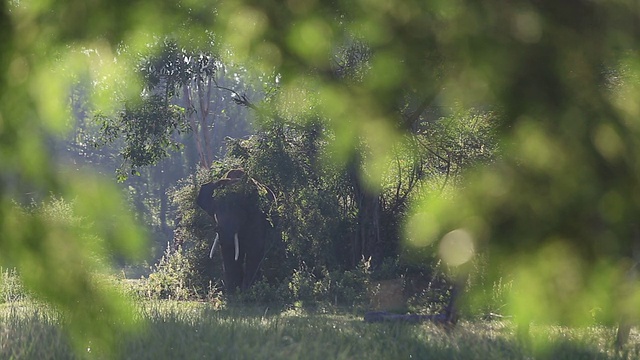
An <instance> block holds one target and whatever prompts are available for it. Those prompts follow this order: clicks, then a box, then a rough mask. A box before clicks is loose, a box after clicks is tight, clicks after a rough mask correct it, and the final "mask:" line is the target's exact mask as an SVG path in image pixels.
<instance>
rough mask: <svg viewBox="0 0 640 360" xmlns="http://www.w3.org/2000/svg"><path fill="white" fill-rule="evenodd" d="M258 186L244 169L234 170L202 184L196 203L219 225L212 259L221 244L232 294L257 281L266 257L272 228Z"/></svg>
mask: <svg viewBox="0 0 640 360" xmlns="http://www.w3.org/2000/svg"><path fill="white" fill-rule="evenodd" d="M257 185H259V183H257V182H256V181H255V180H253V179H252V178H249V177H248V176H246V174H245V172H244V171H243V170H242V169H233V170H230V171H229V172H227V173H226V175H225V176H224V177H223V178H221V179H219V180H218V181H215V182H210V183H207V184H204V185H202V186H201V187H200V191H199V193H198V197H197V200H196V203H197V204H198V206H199V207H201V208H202V209H203V210H204V211H205V212H206V213H207V214H209V216H210V217H211V218H212V220H213V221H214V223H215V224H216V237H215V240H214V243H213V245H212V247H211V251H210V253H209V257H213V254H214V251H215V250H216V247H217V246H218V245H220V248H221V252H222V260H223V262H222V263H223V273H224V286H225V288H226V290H227V292H229V293H234V292H235V291H237V289H238V288H239V289H241V290H244V289H246V288H248V287H249V286H250V285H251V284H252V283H253V282H254V281H255V279H256V277H257V274H258V270H259V268H260V264H261V262H262V260H263V258H264V255H265V241H266V235H267V231H268V229H269V228H270V227H271V225H270V223H269V221H268V220H267V216H266V215H265V213H264V212H263V211H262V210H261V209H260V203H259V200H260V199H259V193H258V190H257ZM270 194H271V195H272V196H273V193H272V192H270Z"/></svg>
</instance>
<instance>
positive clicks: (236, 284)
mask: <svg viewBox="0 0 640 360" xmlns="http://www.w3.org/2000/svg"><path fill="white" fill-rule="evenodd" d="M222 258H223V272H224V282H225V284H224V286H225V288H226V289H227V291H228V292H229V293H234V292H235V291H236V289H237V288H240V287H242V285H243V281H244V269H243V267H242V261H241V259H238V260H237V261H236V259H235V249H234V248H233V247H232V248H230V249H224V250H223V251H222Z"/></svg>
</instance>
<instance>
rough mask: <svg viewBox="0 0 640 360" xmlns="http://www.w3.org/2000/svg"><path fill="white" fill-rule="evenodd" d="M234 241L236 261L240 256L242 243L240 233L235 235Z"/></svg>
mask: <svg viewBox="0 0 640 360" xmlns="http://www.w3.org/2000/svg"><path fill="white" fill-rule="evenodd" d="M233 243H234V245H235V246H236V261H238V257H239V256H240V243H239V241H238V233H236V234H235V236H234V237H233Z"/></svg>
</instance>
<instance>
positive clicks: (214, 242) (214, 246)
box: [209, 233, 220, 259]
mask: <svg viewBox="0 0 640 360" xmlns="http://www.w3.org/2000/svg"><path fill="white" fill-rule="evenodd" d="M218 238H220V235H218V233H216V238H215V240H213V245H212V246H211V251H209V259H213V252H214V251H215V248H216V245H218Z"/></svg>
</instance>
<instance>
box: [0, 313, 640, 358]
mask: <svg viewBox="0 0 640 360" xmlns="http://www.w3.org/2000/svg"><path fill="white" fill-rule="evenodd" d="M138 314H139V316H141V317H142V318H143V319H144V320H145V323H146V324H145V325H144V327H143V328H142V329H141V330H140V331H138V332H137V333H135V334H123V335H122V336H121V337H119V338H118V340H117V342H116V344H117V349H115V350H116V352H115V354H116V355H109V356H105V355H104V354H100V353H97V352H96V351H93V350H92V349H90V347H88V348H87V349H86V351H84V352H83V353H81V354H78V353H74V352H73V350H72V349H71V347H70V346H69V344H68V341H67V340H68V339H67V338H66V335H65V333H64V332H63V331H62V330H61V328H60V326H59V325H58V321H57V319H56V317H55V316H54V315H53V314H52V312H51V311H47V310H46V309H44V308H43V307H42V306H37V305H35V304H34V303H31V302H28V301H20V302H11V303H5V304H2V305H0V359H73V358H90V359H104V358H111V357H114V356H115V357H116V358H121V359H635V358H640V345H639V342H638V337H637V336H638V335H637V333H636V332H635V331H634V332H633V333H632V340H631V342H630V344H629V345H628V347H627V348H626V349H625V351H623V352H615V351H614V350H613V348H612V346H611V343H612V340H613V337H614V333H615V331H614V329H612V328H605V327H598V328H588V329H581V330H570V329H566V328H561V327H550V326H533V327H532V330H531V331H532V335H533V337H534V339H537V340H538V341H540V342H542V343H544V344H545V345H544V346H536V347H534V350H526V349H524V348H523V347H522V346H520V345H518V342H517V341H516V340H515V336H514V333H515V332H514V328H513V326H511V325H510V323H509V322H505V321H473V322H469V321H464V322H461V323H460V325H459V326H458V327H457V328H456V329H455V330H454V331H453V332H452V333H451V334H447V333H445V332H444V331H443V330H442V329H440V328H438V327H437V326H435V325H432V324H420V325H415V324H413V325H412V324H398V323H394V324H389V323H387V324H368V323H364V322H363V320H362V316H360V315H354V314H350V313H349V312H348V311H337V312H336V313H334V314H326V313H325V314H317V313H316V314H310V313H305V312H300V311H287V312H278V313H275V312H272V311H270V310H269V309H264V308H260V309H259V308H228V309H224V310H216V309H213V308H212V307H211V306H210V305H208V304H206V303H197V302H176V301H142V302H140V303H139V311H138Z"/></svg>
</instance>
